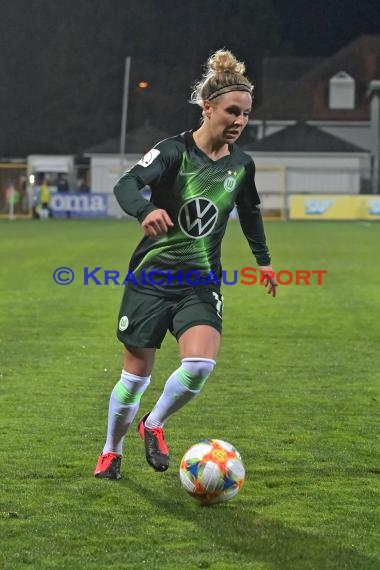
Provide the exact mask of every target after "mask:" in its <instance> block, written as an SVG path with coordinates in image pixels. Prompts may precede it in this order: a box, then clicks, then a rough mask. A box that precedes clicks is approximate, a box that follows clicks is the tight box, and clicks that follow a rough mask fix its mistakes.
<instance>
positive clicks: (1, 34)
mask: <svg viewBox="0 0 380 570" xmlns="http://www.w3.org/2000/svg"><path fill="white" fill-rule="evenodd" d="M365 33H370V34H380V1H379V0H332V1H328V2H323V1H320V2H311V1H310V0H192V1H191V2H187V1H184V0H108V1H105V0H64V1H62V0H32V1H30V0H0V77H1V81H0V157H1V156H17V155H18V156H23V155H24V156H25V155H27V154H32V153H39V152H42V153H46V152H52V153H66V152H70V153H71V152H74V153H79V152H83V151H84V150H85V149H87V148H89V147H91V146H94V145H96V144H98V143H100V142H102V141H104V140H105V139H107V138H112V137H115V136H117V135H118V133H119V130H120V115H121V99H122V85H123V69H124V58H125V56H126V55H131V56H132V72H131V89H130V101H129V119H128V128H129V129H135V128H136V127H138V126H141V124H144V123H146V122H149V123H150V124H152V125H154V126H156V127H158V128H159V129H161V130H163V131H165V132H167V133H168V134H174V133H176V132H178V130H183V129H185V128H190V127H191V126H193V125H194V122H195V121H196V120H197V117H198V116H199V112H198V111H197V110H196V109H194V108H193V107H192V106H191V105H189V104H188V103H187V99H188V97H189V95H190V86H191V84H192V83H193V82H194V80H196V79H197V78H198V77H199V75H200V71H201V65H202V63H204V62H205V60H206V59H207V57H208V55H209V53H211V52H212V51H213V50H215V49H217V48H220V47H223V46H225V47H227V48H230V49H232V51H234V52H235V53H236V55H237V56H238V57H239V58H241V59H243V60H244V61H245V62H246V64H247V68H248V75H249V77H250V78H251V79H252V80H253V81H254V82H255V84H256V104H259V103H260V93H261V91H260V88H261V66H262V60H263V58H264V57H268V56H277V57H278V56H291V55H293V56H304V57H307V56H322V57H323V56H328V55H330V54H333V53H334V52H336V51H337V50H339V49H341V48H342V47H343V46H345V45H346V44H347V43H348V42H350V41H351V40H353V39H354V38H356V37H358V36H359V35H361V34H365ZM139 79H140V80H141V79H147V80H148V81H149V82H150V84H151V87H150V88H149V90H146V91H145V92H144V93H142V92H141V90H140V91H139V90H138V89H137V88H136V84H137V82H138V80H139Z"/></svg>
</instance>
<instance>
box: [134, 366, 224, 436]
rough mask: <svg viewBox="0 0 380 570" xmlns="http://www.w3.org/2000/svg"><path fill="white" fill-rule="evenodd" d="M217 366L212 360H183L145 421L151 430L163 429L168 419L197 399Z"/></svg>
mask: <svg viewBox="0 0 380 570" xmlns="http://www.w3.org/2000/svg"><path fill="white" fill-rule="evenodd" d="M214 366H215V360H211V359H210V358H183V359H182V366H180V367H179V368H178V369H177V370H175V371H174V372H173V374H172V375H171V376H170V377H169V378H168V380H167V382H166V384H165V388H164V391H163V393H162V394H161V396H160V398H159V400H158V402H157V404H156V405H155V406H154V408H153V410H152V411H151V412H150V414H149V416H148V417H147V419H146V421H145V426H146V427H147V428H148V429H149V428H157V427H158V428H162V427H163V426H164V424H165V422H166V421H167V420H168V418H169V417H170V416H171V415H172V414H174V412H177V411H178V410H180V409H181V408H182V407H183V406H184V405H185V404H187V403H188V402H190V401H191V400H193V399H194V398H195V396H196V395H197V394H199V392H200V391H201V389H202V387H203V385H204V384H205V382H206V380H207V378H208V377H209V375H210V374H211V372H212V370H213V368H214Z"/></svg>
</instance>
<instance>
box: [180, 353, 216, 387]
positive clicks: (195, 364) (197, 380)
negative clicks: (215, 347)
mask: <svg viewBox="0 0 380 570" xmlns="http://www.w3.org/2000/svg"><path fill="white" fill-rule="evenodd" d="M215 364H216V362H215V360H212V359H211V358H195V357H193V358H183V359H182V367H181V380H182V382H183V384H184V385H185V386H186V387H187V388H188V389H189V390H200V389H201V388H202V387H203V385H204V383H205V382H206V380H207V378H208V377H209V376H210V374H211V372H212V371H213V369H214V366H215Z"/></svg>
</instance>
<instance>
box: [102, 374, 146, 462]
mask: <svg viewBox="0 0 380 570" xmlns="http://www.w3.org/2000/svg"><path fill="white" fill-rule="evenodd" d="M149 382H150V376H136V375H135V374H130V373H129V372H126V371H125V370H123V371H122V373H121V377H120V380H119V382H118V383H117V384H116V386H115V387H114V389H113V390H112V393H111V397H110V403H109V409H108V428H107V440H106V443H105V446H104V448H103V453H108V452H110V451H112V452H113V453H117V454H119V455H121V454H122V452H123V443H124V437H125V434H126V433H127V431H128V428H129V426H130V425H131V423H132V422H133V420H134V419H135V416H136V414H137V411H138V409H139V407H140V399H141V396H142V395H143V393H144V392H145V390H146V389H147V387H148V385H149Z"/></svg>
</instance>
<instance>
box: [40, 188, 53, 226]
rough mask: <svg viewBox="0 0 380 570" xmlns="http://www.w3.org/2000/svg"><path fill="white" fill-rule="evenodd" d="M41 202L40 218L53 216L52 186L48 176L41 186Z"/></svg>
mask: <svg viewBox="0 0 380 570" xmlns="http://www.w3.org/2000/svg"><path fill="white" fill-rule="evenodd" d="M40 204H41V210H40V218H41V219H46V218H52V217H53V211H52V209H51V207H50V188H49V184H48V182H47V180H46V178H45V179H44V181H43V182H42V184H41V188H40Z"/></svg>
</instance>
